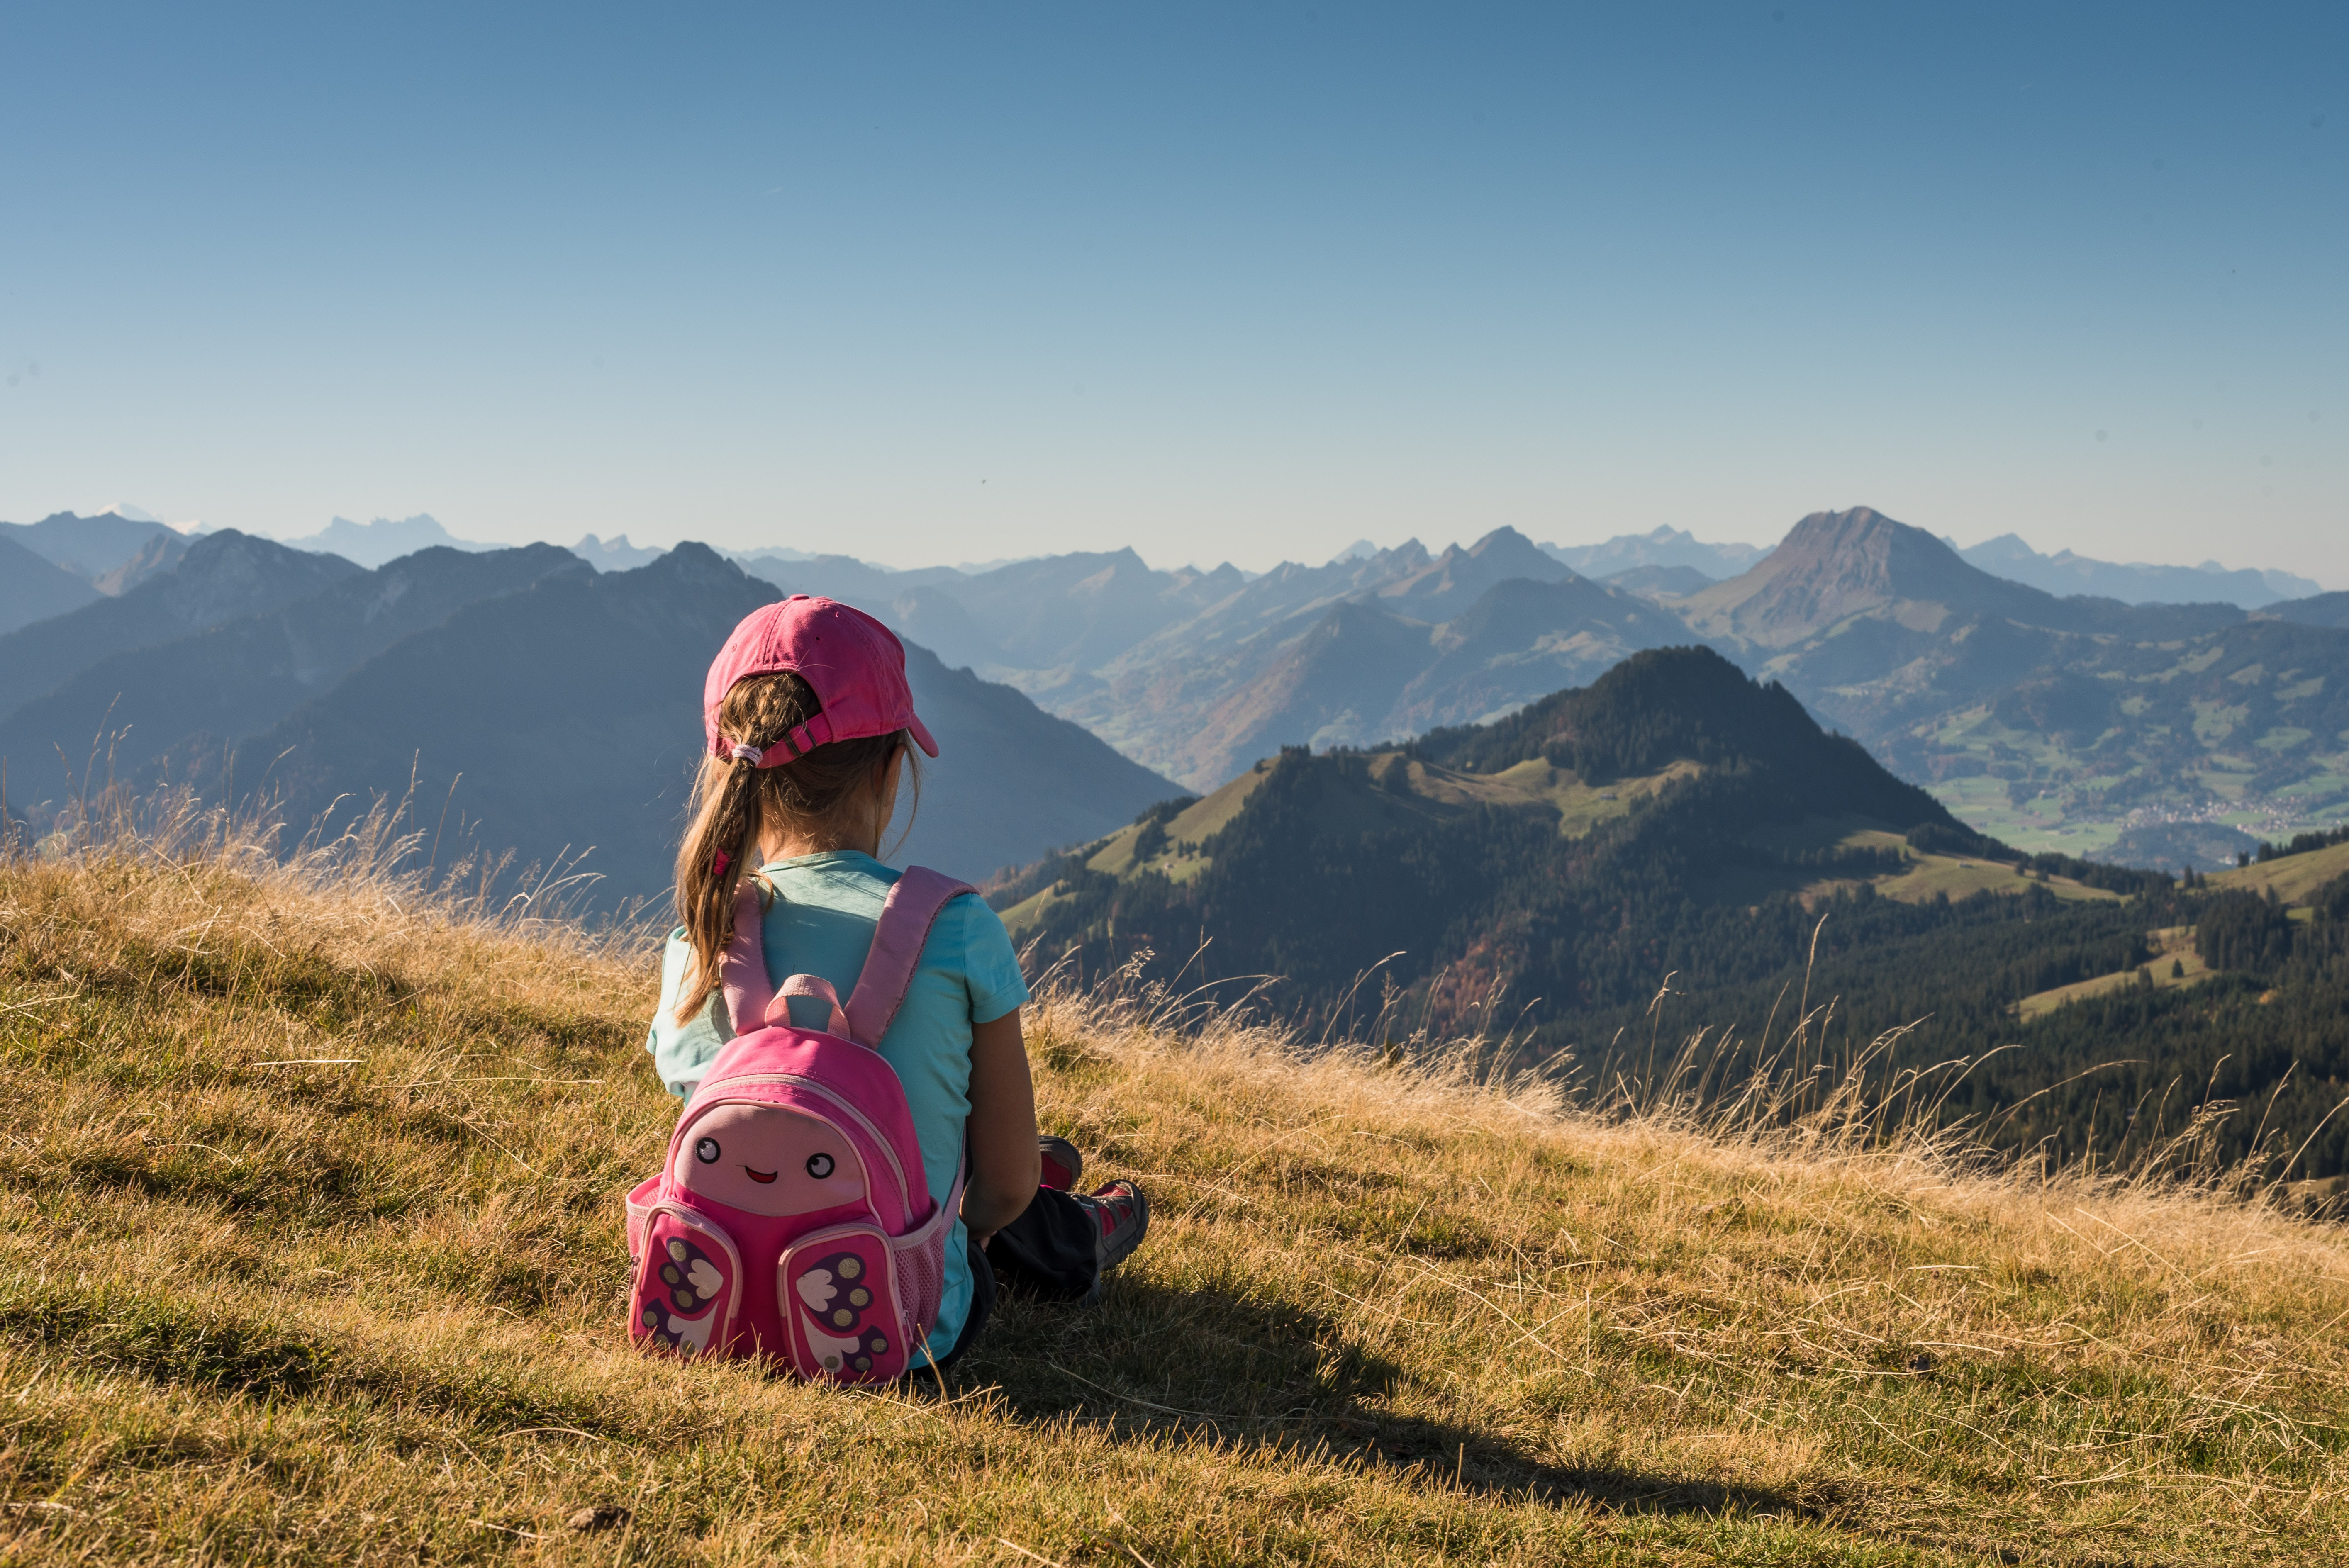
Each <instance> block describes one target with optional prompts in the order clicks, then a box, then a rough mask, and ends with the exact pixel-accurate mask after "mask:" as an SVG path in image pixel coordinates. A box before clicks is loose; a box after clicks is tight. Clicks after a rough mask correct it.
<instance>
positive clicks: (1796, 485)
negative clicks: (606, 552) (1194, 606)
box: [0, 4, 2349, 587]
mask: <svg viewBox="0 0 2349 1568" xmlns="http://www.w3.org/2000/svg"><path fill="white" fill-rule="evenodd" d="M2345 44H2349V15H2344V14H2342V13H2340V12H2337V11H2333V10H2323V9H2315V8H2305V9H2299V10H2290V9H2287V10H2280V11H2271V12H2261V13H2256V14H2254V13H2251V12H2240V11H2238V12H2226V13H2211V14H2202V13H2188V12H2180V11H2174V10H2172V11H2148V10H2146V9H2144V8H2141V7H2128V8H2123V7H2117V6H2115V7H2106V8H2080V9H2076V10H2066V11H2065V12H2064V13H2062V14H2061V15H2050V14H2047V13H2045V12H2044V11H2043V10H2041V9H2038V8H2025V7H2020V6H2016V7H2007V8H2002V9H1990V10H1971V11H1968V12H1966V13H1964V14H1962V15H1959V14H1956V13H1950V14H1939V13H1929V12H1922V11H1902V12H1900V13H1898V14H1894V13H1889V12H1884V11H1882V10H1880V9H1879V8H1874V7H1865V6H1835V5H1771V4H1761V5H1742V6H1709V7H1682V8H1678V9H1671V10H1666V9H1660V8H1650V9H1647V10H1643V11H1640V12H1636V13H1633V14H1628V15H1603V16H1601V15H1588V16H1586V15H1573V14H1568V13H1564V12H1560V11H1557V10H1555V9H1552V8H1546V7H1539V8H1537V7H1521V8H1502V9H1495V10H1490V11H1480V12H1476V13H1473V14H1463V13H1450V12H1428V11H1423V10H1418V9H1411V8H1400V7H1379V8H1371V9H1347V10H1342V11H1341V10H1340V9H1338V8H1335V7H1330V8H1326V9H1325V8H1319V7H1315V6H1305V5H1270V6H1262V7H1248V8H1237V7H1232V8H1205V9H1199V8H1195V9H1191V10H1186V11H1185V12H1183V13H1180V14H1168V15H1143V14H1110V13H1101V12H1097V11H1092V10H1086V9H1081V8H1077V7H1059V8H1044V9H1037V10H1031V11H1027V12H1020V13H1016V14H1003V15H995V14H988V15H979V14H976V13H969V12H964V11H957V10H953V9H948V8H944V7H916V8H909V9H906V10H903V11H896V12H890V13H874V12H862V11H860V12H850V13H830V12H819V11H815V10H812V9H808V10H802V9H787V8H786V9H777V8H757V9H751V8H740V9H719V10H714V11H705V12H698V13H695V14H693V15H690V16H652V15H645V14H640V13H635V12H629V11H623V10H618V9H600V10H599V9H592V8H576V7H572V8H565V9H564V11H561V12H554V11H545V12H535V13H528V12H501V13H495V14H488V15H484V14H481V13H478V12H474V11H471V10H466V11H459V10H457V9H455V8H453V7H449V8H440V9H421V10H409V11H403V12H401V13H399V14H398V15H370V14H361V13H320V12H314V11H309V10H304V9H298V8H289V9H285V10H282V11H274V12H261V13H243V14H239V15H230V16H222V15H209V14H206V15H198V14H190V13H183V12H180V11H176V10H173V9H171V8H166V7H147V8H140V7H131V8H129V9H125V10H118V11H115V12H110V13H108V14H107V15H105V16H104V17H98V16H95V15H93V14H90V13H86V12H72V11H67V12H51V11H26V12H23V13H21V14H20V15H18V16H17V17H16V19H15V20H14V22H13V23H12V29H11V57H12V64H13V65H14V67H16V68H15V70H14V71H13V72H12V77H11V93H10V95H9V96H8V97H7V98H6V99H5V101H0V132H5V139H6V142H7V145H9V147H10V148H11V150H12V154H13V156H11V157H8V158H7V159H5V160H0V200H5V201H6V203H7V205H8V210H9V211H11V213H12V214H13V215H14V216H15V217H16V232H17V234H18V237H19V243H18V245H17V246H16V248H15V250H14V253H13V255H12V261H11V264H10V270H9V275H8V278H7V283H6V286H5V294H0V301H5V304H0V516H7V517H11V518H15V519H18V520H24V519H28V518H31V517H37V516H40V515H44V514H46V513H47V512H50V511H57V510H60V509H63V508H66V507H69V506H77V505H81V506H87V505H90V504H99V505H102V504H104V500H101V499H100V498H109V499H124V498H127V499H129V500H131V501H133V502H135V503H136V504H138V505H140V506H142V507H145V508H147V509H149V510H150V511H153V512H154V513H155V514H156V515H158V516H161V517H165V518H169V519H174V520H185V519H191V518H192V519H202V521H205V522H206V523H208V524H210V525H212V526H232V527H239V528H244V529H247V530H250V531H256V532H262V533H267V534H271V535H274V536H278V537H301V536H305V535H308V534H310V533H313V532H316V531H318V530H319V529H321V528H323V527H325V526H326V521H327V520H328V519H329V518H330V517H332V516H334V515H336V514H341V515H344V516H348V517H353V518H358V519H366V518H371V517H374V516H377V515H382V516H388V517H394V518H397V517H401V516H406V515H409V514H412V513H416V512H429V513H430V514H431V515H433V516H435V517H436V518H438V519H439V520H440V521H441V522H442V523H443V524H444V525H446V526H447V527H448V528H449V529H450V531H451V532H453V533H455V534H457V535H459V536H460V537H466V538H473V539H481V540H486V541H490V542H523V541H524V540H528V539H535V538H544V539H551V540H554V541H557V542H568V541H570V540H574V539H576V538H578V537H579V536H580V535H582V534H585V533H595V534H597V535H600V536H604V537H610V536H612V535H616V534H622V533H625V534H627V535H628V536H629V537H630V538H631V539H633V540H635V541H636V542H639V543H645V542H653V543H662V544H666V543H668V542H674V541H675V540H677V539H679V538H688V537H690V538H698V539H702V540H705V541H707V542H710V543H713V544H719V545H722V546H725V547H728V548H732V549H755V548H760V547H762V546H767V545H774V544H781V545H784V546H788V547H790V548H795V549H802V550H810V551H837V552H841V553H845V554H851V555H856V556H859V557H862V558H864V559H868V560H874V561H881V562H890V563H892V564H901V565H918V564H925V563H929V562H955V561H971V560H988V559H994V558H999V557H1018V556H1025V555H1036V554H1050V553H1057V552H1063V551H1069V550H1077V549H1102V548H1112V549H1113V548H1117V547H1118V546H1120V545H1124V544H1131V545H1132V546H1133V548H1135V549H1136V550H1137V551H1138V552H1141V553H1142V554H1143V558H1144V559H1145V560H1149V561H1152V562H1154V563H1161V562H1165V563H1172V562H1174V558H1175V557H1176V556H1182V555H1186V554H1187V555H1188V556H1189V557H1190V558H1191V559H1193V560H1195V562H1197V563H1198V564H1200V565H1203V566H1204V565H1208V564H1212V563H1213V562H1216V561H1219V560H1225V559H1228V560H1231V561H1233V562H1235V563H1237V564H1238V565H1241V566H1243V567H1247V568H1248V569H1251V570H1261V569H1263V568H1265V567H1267V566H1269V565H1272V564H1274V563H1275V562H1278V561H1279V560H1283V559H1289V560H1299V561H1319V560H1326V559H1328V558H1329V557H1330V556H1331V555H1333V554H1335V553H1337V552H1340V551H1341V550H1343V549H1344V548H1345V547H1346V546H1347V545H1349V544H1350V542H1353V541H1354V540H1356V539H1358V538H1361V537H1369V538H1371V539H1373V540H1377V541H1379V542H1382V543H1392V542H1400V541H1401V540H1402V539H1404V538H1406V537H1410V536H1417V537H1418V538H1420V539H1422V540H1423V541H1425V542H1431V543H1433V544H1440V542H1444V541H1447V540H1452V539H1459V540H1462V541H1466V540H1469V539H1473V538H1475V537H1477V536H1479V535H1481V534H1483V533H1484V532H1485V531H1488V530H1490V529H1491V528H1494V527H1496V526H1500V525H1503V524H1506V525H1508V526H1511V527H1515V528H1516V529H1517V530H1519V531H1521V532H1524V533H1526V535H1528V536H1529V537H1531V538H1534V539H1537V540H1545V541H1552V542H1559V543H1562V544H1579V543H1590V542H1598V541H1599V540H1602V539H1605V538H1608V537H1610V536H1613V535H1616V534H1619V533H1637V532H1645V531H1649V530H1651V529H1652V528H1654V527H1656V526H1659V525H1669V526H1672V527H1676V528H1682V529H1685V530H1687V531H1690V532H1692V533H1693V534H1695V535H1696V536H1697V537H1698V538H1700V539H1703V540H1707V541H1713V542H1749V543H1755V544H1767V543H1771V542H1775V541H1776V540H1777V539H1778V538H1779V537H1781V536H1783V534H1784V533H1785V530H1786V528H1787V527H1788V526H1790V525H1791V524H1792V522H1793V521H1795V519H1796V518H1798V517H1800V516H1802V515H1803V514H1805V513H1806V512H1809V511H1817V510H1823V509H1838V508H1842V507H1847V506H1851V505H1855V504H1868V505H1871V506H1874V507H1877V508H1878V509H1879V510H1881V511H1885V512H1886V513H1888V514H1889V515H1891V516H1893V517H1896V518H1899V519H1900V520H1901V521H1905V522H1909V523H1912V524H1914V525H1915V526H1918V527H1920V528H1923V529H1926V530H1928V531H1931V532H1934V533H1936V534H1947V535H1953V536H1955V537H1957V538H1959V539H1961V540H1962V541H1965V542H1968V543H1973V542H1979V541H1982V540H1984V539H1988V538H1991V537H1994V536H1996V535H2000V534H2004V533H2009V532H2013V533H2019V534H2021V535H2022V536H2023V538H2025V539H2026V540H2028V541H2030V542H2031V543H2032V544H2033V547H2034V548H2036V549H2039V550H2041V551H2044V552H2050V553H2053V552H2057V551H2060V550H2062V549H2064V548H2069V549H2072V550H2074V551H2075V552H2079V553H2080V554H2083V555H2087V556H2091V557H2094V558H2097V559H2102V560H2108V561H2115V562H2156V563H2174V564H2179V565H2195V564H2199V562H2203V561H2205V560H2208V559H2211V558H2216V559H2218V560H2220V561H2221V562H2224V563H2225V564H2226V565H2228V566H2230V567H2251V568H2259V569H2282V570H2286V571H2291V572H2295V573H2300V574H2302V575H2304V576H2308V577H2311V578H2313V579H2315V580H2317V581H2319V582H2322V583H2325V584H2326V585H2327V586H2328V587H2334V586H2344V585H2349V577H2344V568H2342V567H2339V566H2336V565H2334V564H2333V562H2334V561H2335V559H2336V558H2337V557H2338V556H2339V555H2340V554H2341V552H2340V551H2339V549H2338V546H2337V543H2336V541H2337V539H2338V537H2340V535H2341V533H2342V525H2343V523H2344V521H2349V519H2344V505H2343V498H2344V496H2349V445H2344V429H2343V427H2344V421H2349V407H2344V403H2343V401H2342V399H2341V398H2340V397H2339V396H2338V394H2339V382H2340V377H2341V375H2342V368H2341V367H2342V366H2344V364H2349V354H2344V350H2349V341H2344V340H2349V331H2345V330H2344V328H2349V301H2344V297H2343V294H2342V291H2341V290H2340V288H2339V286H2338V267H2337V257H2338V256H2339V255H2340V254H2341V253H2342V251H2343V249H2344V240H2345V239H2349V234H2344V229H2349V179H2344V175H2345V174H2349V165H2344V156H2349V155H2344V149H2343V143H2342V137H2343V135H2344V133H2349V118H2344V105H2343V103H2342V101H2341V98H2342V94H2341V92H2340V86H2341V83H2340V69H2339V67H2338V61H2340V60H2341V59H2342V58H2344V57H2349V52H2345V51H2344V45H2345Z"/></svg>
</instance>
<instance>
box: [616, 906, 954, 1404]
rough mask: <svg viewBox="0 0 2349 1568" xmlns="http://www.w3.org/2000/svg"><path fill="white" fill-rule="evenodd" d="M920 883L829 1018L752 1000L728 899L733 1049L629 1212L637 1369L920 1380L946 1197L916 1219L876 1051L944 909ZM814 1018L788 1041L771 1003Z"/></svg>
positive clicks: (809, 984)
mask: <svg viewBox="0 0 2349 1568" xmlns="http://www.w3.org/2000/svg"><path fill="white" fill-rule="evenodd" d="M970 891H971V889H970V887H969V886H968V884H966V883H963V882H955V881H952V880H951V879H949V878H947V877H944V876H941V875H939V874H938V873H937V872H932V871H926V870H924V869H922V868H921V867H919V866H916V867H914V868H912V869H911V870H909V871H907V872H905V875H904V876H902V877H900V878H898V880H897V882H896V883H895V886H893V887H892V888H891V889H890V890H889V896H888V900H887V902H886V903H885V904H884V905H883V907H882V911H881V921H880V923H879V925H878V926H877V927H876V928H875V929H874V933H873V949H872V952H871V954H869V955H868V956H867V957H866V958H865V961H864V974H863V975H861V976H860V977H859V978H858V980H857V983H856V989H855V992H854V995H851V996H850V997H849V999H848V1003H847V1005H846V1006H845V1007H843V1006H842V1005H841V1002H840V999H839V997H838V995H836V994H834V992H833V988H832V985H831V984H830V983H829V982H827V981H824V980H822V979H819V978H817V977H816V976H814V975H792V976H791V977H790V978H789V979H787V980H785V981H784V982H783V983H782V985H780V986H771V985H770V984H769V981H768V975H767V965H766V959H765V956H764V954H763V952H762V950H761V944H760V932H759V927H760V920H761V913H762V912H761V901H760V891H759V886H758V884H757V883H756V882H753V881H746V882H744V884H743V889H742V892H741V894H740V899H739V901H738V902H737V903H736V905H735V910H734V940H733V942H732V944H730V946H729V947H728V949H727V952H726V955H725V960H724V963H723V965H722V967H721V970H720V975H721V978H722V980H723V982H724V990H725V995H726V1006H727V1010H728V1013H729V1014H730V1016H731V1017H732V1018H733V1020H734V1027H735V1029H736V1030H737V1031H738V1032H737V1034H736V1035H735V1037H734V1038H733V1039H731V1040H730V1041H728V1042H727V1044H726V1046H725V1048H724V1049H722V1050H720V1051H719V1053H718V1059H717V1060H716V1061H715V1062H712V1063H711V1064H710V1067H709V1073H708V1075H707V1076H706V1077H704V1078H702V1080H701V1083H700V1086H699V1087H698V1088H696V1089H695V1090H694V1093H693V1098H692V1099H690V1100H688V1102H687V1104H686V1108H685V1111H684V1114H682V1115H681V1116H679V1117H678V1123H677V1130H676V1131H675V1132H674V1133H672V1134H671V1135H670V1137H669V1143H668V1158H667V1160H666V1161H664V1162H663V1163H662V1166H661V1169H660V1171H659V1173H658V1174H657V1175H655V1176H652V1177H649V1178H647V1180H646V1181H644V1182H643V1183H642V1184H641V1185H640V1186H638V1187H637V1188H636V1191H633V1192H631V1193H629V1194H628V1253H629V1256H630V1258H631V1259H632V1260H633V1264H634V1269H635V1283H634V1284H633V1286H632V1287H631V1289H630V1290H629V1293H628V1335H629V1337H630V1338H631V1339H633V1340H635V1341H636V1344H637V1345H638V1346H641V1347H643V1348H645V1349H647V1350H670V1351H675V1352H677V1353H678V1354H679V1355H684V1356H765V1357H773V1358H775V1359H776V1360H778V1361H781V1362H782V1363H783V1364H784V1365H786V1366H788V1367H791V1368H792V1370H793V1371H795V1372H797V1373H798V1374H799V1375H800V1376H801V1377H809V1378H826V1379H833V1380H837V1381H840V1382H849V1383H865V1382H878V1381H882V1380H884V1379H887V1378H893V1377H899V1376H902V1375H903V1374H904V1373H905V1371H906V1370H907V1369H908V1367H913V1366H918V1365H919V1364H920V1357H921V1355H922V1352H921V1350H920V1349H919V1346H921V1344H922V1343H923V1342H924V1341H925V1340H926V1338H927V1337H928V1335H929V1332H930V1329H931V1327H932V1326H934V1325H936V1322H937V1315H938V1298H939V1295H940V1294H941V1292H942V1290H943V1288H944V1286H945V1284H946V1238H947V1232H948V1231H950V1230H951V1229H952V1228H953V1225H954V1216H955V1214H956V1213H957V1212H958V1211H959V1210H960V1208H961V1206H962V1178H961V1175H960V1174H959V1162H957V1175H956V1178H955V1181H954V1187H953V1190H952V1191H949V1192H948V1193H947V1197H946V1201H945V1202H943V1203H933V1202H931V1201H930V1188H929V1179H928V1177H927V1176H926V1174H925V1172H924V1171H923V1168H922V1150H921V1145H920V1144H919V1143H918V1142H917V1141H916V1140H915V1137H914V1118H913V1112H912V1111H911V1109H908V1107H907V1106H906V1103H905V1088H904V1087H903V1086H902V1085H901V1084H899V1083H898V1081H897V1075H896V1074H895V1072H894V1071H892V1070H891V1069H890V1067H889V1064H888V1063H887V1062H885V1061H884V1060H883V1059H882V1057H881V1054H880V1052H879V1051H878V1050H877V1049H875V1048H874V1047H877V1046H878V1045H879V1043H880V1040H881V1037H882V1036H883V1035H884V1034H885V1033H886V1032H887V1030H888V1027H889V1022H890V1020H891V1019H892V1018H894V1017H895V1016H896V1013H897V1008H898V1006H899V1005H900V1004H902V1003H903V1002H904V1001H905V989H906V987H907V986H908V985H911V984H912V982H913V978H914V971H915V968H916V965H918V964H919V963H920V961H921V955H922V944H923V943H924V942H925V941H926V940H927V939H928V936H929V931H930V926H931V925H932V923H935V922H936V919H937V915H938V912H939V911H940V910H941V909H943V908H944V907H945V906H946V903H947V900H948V899H950V898H953V897H955V896H956V895H957V894H959V893H966V892H970ZM792 996H812V997H815V998H817V999H818V1000H821V1001H823V1002H825V1003H828V1004H829V1005H830V1006H831V1009H832V1016H831V1018H830V1020H829V1023H828V1025H827V1026H826V1027H824V1028H822V1029H803V1028H801V1027H798V1026H795V1025H793V1024H792V1020H791V1014H790V1010H789V1005H788V1001H787V998H789V997H792Z"/></svg>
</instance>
